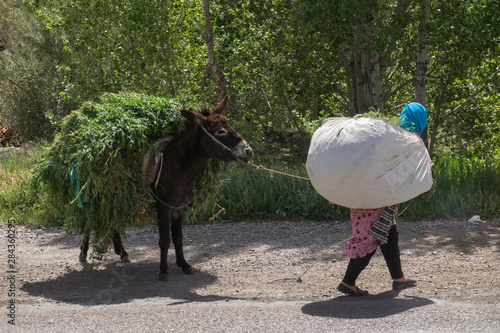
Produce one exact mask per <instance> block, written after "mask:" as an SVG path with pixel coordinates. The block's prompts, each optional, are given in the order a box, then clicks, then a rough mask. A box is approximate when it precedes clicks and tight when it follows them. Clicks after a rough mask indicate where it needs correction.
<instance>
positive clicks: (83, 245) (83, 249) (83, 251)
mask: <svg viewBox="0 0 500 333" xmlns="http://www.w3.org/2000/svg"><path fill="white" fill-rule="evenodd" d="M89 240H90V233H88V234H84V235H83V239H82V241H81V242H80V257H79V261H80V262H87V252H88V251H89Z"/></svg>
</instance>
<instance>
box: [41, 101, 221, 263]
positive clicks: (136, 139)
mask: <svg viewBox="0 0 500 333" xmlns="http://www.w3.org/2000/svg"><path fill="white" fill-rule="evenodd" d="M182 107H184V108H190V107H193V103H189V102H186V101H181V100H179V99H167V98H158V97H150V96H145V95H140V94H128V93H127V94H119V95H107V96H105V97H103V99H102V102H101V103H95V102H86V103H84V104H83V105H82V106H81V107H80V108H79V109H78V110H76V111H73V112H72V113H71V114H70V115H68V116H67V117H66V118H64V119H63V121H62V126H61V130H60V132H59V133H58V134H57V136H56V138H55V140H54V142H53V143H52V144H51V145H50V146H49V147H47V148H46V149H45V152H44V154H43V156H42V159H41V161H40V163H39V164H38V165H37V166H36V168H35V170H34V173H33V178H32V185H34V186H35V187H37V186H38V188H39V189H42V188H43V189H44V190H47V192H48V193H47V194H48V196H47V198H48V199H47V200H48V203H47V206H48V207H51V209H52V210H53V212H52V214H49V215H51V216H59V218H61V217H62V216H63V217H64V219H65V228H66V230H67V231H68V232H70V233H78V234H84V233H90V232H92V233H93V234H94V237H93V241H92V243H93V244H92V245H93V251H94V252H93V254H92V256H93V257H97V258H99V257H100V256H101V255H102V254H103V253H104V252H106V250H107V248H108V245H109V244H110V243H111V240H112V236H113V232H114V231H115V230H118V231H119V232H120V233H122V234H123V232H124V230H125V228H126V227H129V226H138V225H144V224H147V223H149V222H151V221H152V220H153V217H154V205H153V203H154V201H153V199H152V197H151V194H150V193H149V190H148V188H147V187H146V183H147V182H146V179H145V175H144V173H143V163H144V157H145V156H146V155H147V154H148V153H151V152H154V151H155V149H156V147H155V142H156V141H157V140H158V139H159V138H163V137H165V136H167V135H172V134H175V132H176V130H177V128H178V127H179V125H180V123H181V119H182V115H181V113H180V109H181V108H182ZM208 169H209V170H210V171H211V172H207V171H205V172H204V173H202V176H200V177H199V178H198V180H197V184H196V185H195V188H196V189H197V193H198V196H197V197H195V198H193V199H192V201H193V202H194V203H199V202H200V201H203V199H205V198H206V196H207V195H208V194H209V192H208V188H209V187H210V186H211V185H213V182H212V181H206V180H205V179H204V178H206V177H210V178H211V179H212V178H213V177H214V175H213V172H215V173H217V172H218V171H219V170H220V167H219V166H218V165H217V164H211V165H210V166H209V168H208ZM77 179H78V181H76V180H77ZM72 180H73V181H74V182H72ZM42 184H43V186H42ZM78 188H80V192H78ZM195 196H196V193H195ZM212 199H213V198H212ZM207 206H210V205H206V204H205V206H203V208H205V209H207ZM212 206H215V204H212Z"/></svg>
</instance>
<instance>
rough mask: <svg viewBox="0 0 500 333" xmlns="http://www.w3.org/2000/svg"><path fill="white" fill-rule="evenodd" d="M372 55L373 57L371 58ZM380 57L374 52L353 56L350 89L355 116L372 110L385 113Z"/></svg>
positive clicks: (362, 52)
mask: <svg viewBox="0 0 500 333" xmlns="http://www.w3.org/2000/svg"><path fill="white" fill-rule="evenodd" d="M370 55H371V56H370ZM379 60H380V59H379V56H378V54H377V53H376V52H374V51H361V52H356V53H353V54H352V60H351V63H350V74H351V79H350V87H349V91H350V92H351V101H352V106H353V115H356V114H359V113H366V112H369V111H370V109H372V108H373V109H375V110H376V111H378V112H380V113H383V112H384V102H383V91H382V79H381V74H380V62H379Z"/></svg>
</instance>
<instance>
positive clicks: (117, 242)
mask: <svg viewBox="0 0 500 333" xmlns="http://www.w3.org/2000/svg"><path fill="white" fill-rule="evenodd" d="M113 246H114V248H115V253H116V254H118V255H119V256H120V260H121V261H122V262H130V259H129V258H128V253H127V251H125V249H124V248H123V244H122V239H121V238H120V233H119V232H118V231H115V233H114V235H113Z"/></svg>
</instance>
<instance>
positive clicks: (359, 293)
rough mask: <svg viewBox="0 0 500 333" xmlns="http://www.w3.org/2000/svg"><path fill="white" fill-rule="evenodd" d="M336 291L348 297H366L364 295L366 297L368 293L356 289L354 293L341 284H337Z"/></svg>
mask: <svg viewBox="0 0 500 333" xmlns="http://www.w3.org/2000/svg"><path fill="white" fill-rule="evenodd" d="M337 290H338V291H340V292H341V293H344V294H347V295H349V296H366V295H368V291H366V290H361V289H359V288H358V289H356V291H354V290H352V289H350V288H347V287H346V286H344V285H343V284H342V283H341V284H339V286H338V287H337Z"/></svg>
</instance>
